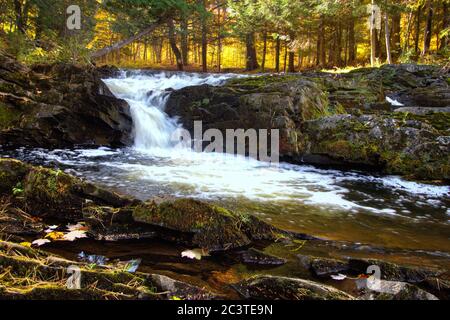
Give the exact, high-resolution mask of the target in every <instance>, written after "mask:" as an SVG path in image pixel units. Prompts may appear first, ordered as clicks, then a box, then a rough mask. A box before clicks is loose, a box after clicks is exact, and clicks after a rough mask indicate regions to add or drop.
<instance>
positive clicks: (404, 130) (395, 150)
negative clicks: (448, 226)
mask: <svg viewBox="0 0 450 320" xmlns="http://www.w3.org/2000/svg"><path fill="white" fill-rule="evenodd" d="M438 115H442V114H433V115H431V117H434V116H438ZM405 117H407V114H406V116H405ZM431 120H432V119H431V118H430V121H431ZM440 126H441V125H440V123H439V124H434V126H433V125H431V124H430V123H427V122H426V121H421V120H412V119H411V120H405V119H400V118H399V119H396V118H394V117H389V116H375V115H362V116H354V115H338V116H332V117H325V118H321V119H318V120H312V121H307V122H305V123H304V126H303V133H302V134H303V135H302V140H303V143H302V145H301V148H300V153H302V154H303V155H304V156H303V158H307V160H308V161H309V162H314V158H313V157H311V155H315V156H321V157H322V160H321V162H322V163H323V162H324V160H323V158H324V157H326V158H328V159H329V160H330V163H339V162H340V163H341V164H342V165H345V164H346V165H364V166H368V167H372V168H376V169H378V170H382V171H384V172H386V173H389V174H400V175H409V176H412V177H414V178H416V179H419V180H448V179H450V167H449V165H448V164H449V163H450V159H449V155H450V149H449V148H450V147H449V145H447V144H445V143H443V142H442V139H441V138H440V137H441V136H442V132H440V131H439V129H444V128H445V127H440ZM444 126H447V127H448V123H447V125H444ZM307 156H308V157H307Z"/></svg>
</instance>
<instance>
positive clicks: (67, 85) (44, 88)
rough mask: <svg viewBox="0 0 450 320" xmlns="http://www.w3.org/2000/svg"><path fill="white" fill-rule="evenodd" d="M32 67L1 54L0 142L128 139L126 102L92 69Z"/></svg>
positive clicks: (115, 142)
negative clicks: (112, 91) (33, 68)
mask: <svg viewBox="0 0 450 320" xmlns="http://www.w3.org/2000/svg"><path fill="white" fill-rule="evenodd" d="M35 70H36V71H38V72H36V71H34V70H31V69H29V68H27V67H25V66H23V65H21V64H19V63H18V62H17V61H15V60H14V59H13V58H12V57H10V56H7V55H5V54H1V53H0V114H1V116H0V144H1V145H3V146H5V147H8V146H9V147H16V146H31V147H45V148H57V147H71V146H74V145H81V144H82V145H93V146H100V145H101V146H113V147H118V146H123V145H126V144H129V143H130V142H131V130H132V119H131V116H130V110H129V106H128V104H127V103H126V102H125V101H124V100H120V99H117V98H115V97H114V96H113V94H112V93H111V92H110V90H109V89H108V88H107V86H106V85H105V84H104V83H103V82H102V80H101V77H102V72H101V70H100V71H99V70H97V69H95V68H94V67H89V66H86V67H81V66H75V65H69V64H62V63H59V64H54V65H50V66H46V67H39V68H38V67H37V68H35Z"/></svg>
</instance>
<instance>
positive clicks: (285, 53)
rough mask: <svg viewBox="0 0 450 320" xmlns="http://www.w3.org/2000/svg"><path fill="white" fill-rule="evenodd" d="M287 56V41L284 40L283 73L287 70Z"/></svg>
mask: <svg viewBox="0 0 450 320" xmlns="http://www.w3.org/2000/svg"><path fill="white" fill-rule="evenodd" d="M287 56H288V48H287V41H286V40H284V65H283V72H284V73H286V70H287Z"/></svg>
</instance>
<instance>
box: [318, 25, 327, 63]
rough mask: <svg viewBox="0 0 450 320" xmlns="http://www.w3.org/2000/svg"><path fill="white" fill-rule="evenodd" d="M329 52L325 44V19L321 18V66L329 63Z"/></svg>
mask: <svg viewBox="0 0 450 320" xmlns="http://www.w3.org/2000/svg"><path fill="white" fill-rule="evenodd" d="M326 60H327V53H326V46H325V21H324V19H323V18H321V21H320V27H319V60H318V61H319V66H321V67H324V66H325V65H326V63H327V61H326Z"/></svg>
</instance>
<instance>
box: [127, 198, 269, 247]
mask: <svg viewBox="0 0 450 320" xmlns="http://www.w3.org/2000/svg"><path fill="white" fill-rule="evenodd" d="M133 218H134V220H135V221H136V222H140V223H145V224H150V225H154V226H159V227H163V228H166V229H169V230H173V231H176V232H181V233H185V234H191V235H192V238H191V240H190V241H189V242H190V244H191V245H193V246H197V247H199V248H202V249H208V250H209V251H223V250H229V249H234V248H240V247H244V246H247V245H249V244H250V243H251V242H252V240H264V239H267V240H269V239H273V238H274V235H273V231H274V230H275V228H273V227H272V226H270V225H268V224H266V223H264V222H262V221H260V220H259V219H257V218H255V217H253V216H251V215H246V214H237V213H234V212H232V211H230V210H227V209H225V208H221V207H218V206H214V205H210V204H208V203H205V202H201V201H198V200H194V199H169V200H168V199H154V200H152V201H149V202H147V203H145V204H143V205H140V206H137V207H136V208H135V209H134V212H133Z"/></svg>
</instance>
